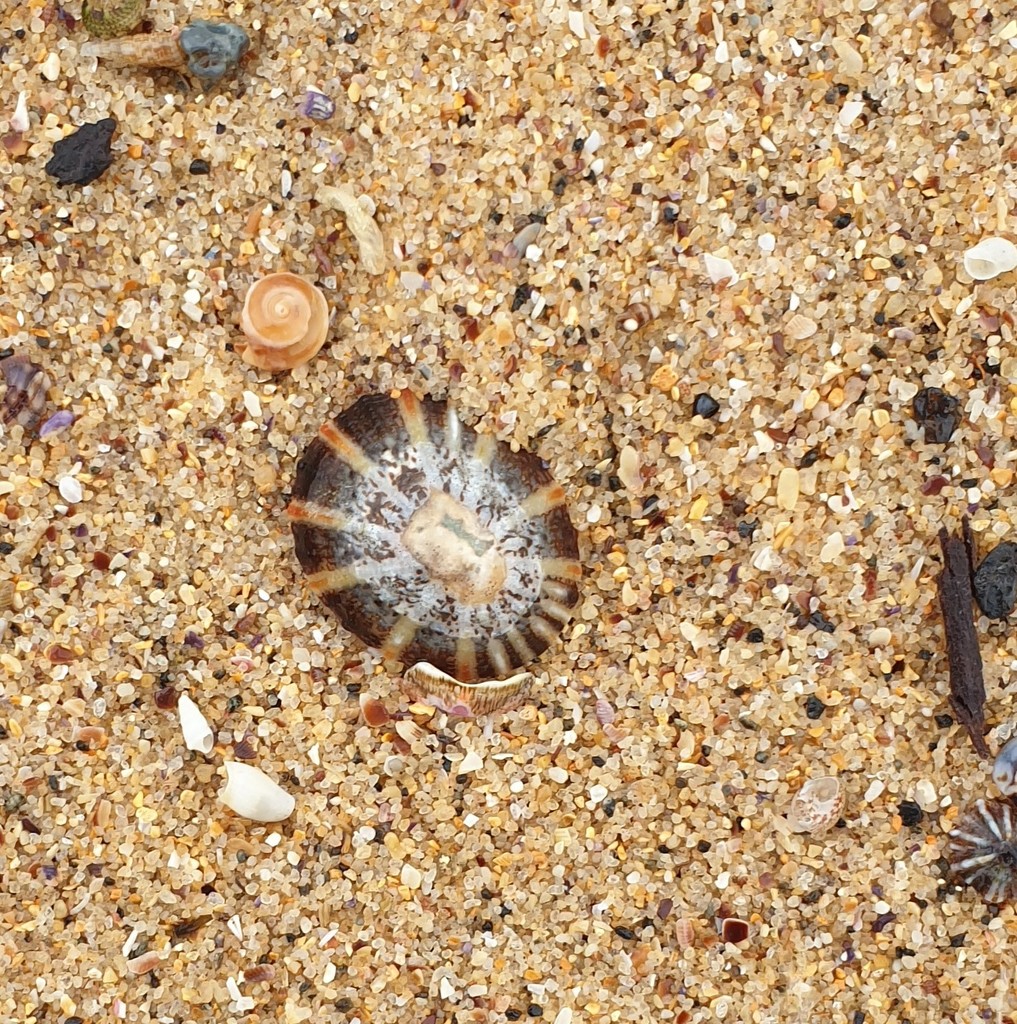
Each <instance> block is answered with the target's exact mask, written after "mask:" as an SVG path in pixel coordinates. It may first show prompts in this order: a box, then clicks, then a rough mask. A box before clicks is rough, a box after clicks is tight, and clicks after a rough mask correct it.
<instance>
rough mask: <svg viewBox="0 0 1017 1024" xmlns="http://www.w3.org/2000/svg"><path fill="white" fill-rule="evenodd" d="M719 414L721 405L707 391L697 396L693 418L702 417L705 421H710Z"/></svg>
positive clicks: (694, 402)
mask: <svg viewBox="0 0 1017 1024" xmlns="http://www.w3.org/2000/svg"><path fill="white" fill-rule="evenodd" d="M718 412H720V403H718V402H717V400H716V399H714V398H711V397H710V396H709V395H708V394H707V393H706V392H705V391H704V392H702V394H699V395H696V397H695V398H694V399H693V400H692V415H693V416H702V417H703V419H704V420H708V419H709V418H710V417H711V416H716V415H717V413H718Z"/></svg>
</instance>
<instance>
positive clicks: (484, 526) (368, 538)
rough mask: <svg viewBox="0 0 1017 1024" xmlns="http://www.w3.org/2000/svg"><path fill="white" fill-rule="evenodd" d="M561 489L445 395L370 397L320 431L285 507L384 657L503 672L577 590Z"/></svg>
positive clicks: (315, 562) (317, 567)
mask: <svg viewBox="0 0 1017 1024" xmlns="http://www.w3.org/2000/svg"><path fill="white" fill-rule="evenodd" d="M564 502H565V492H564V490H563V488H562V487H561V486H560V485H559V484H557V483H555V481H554V480H553V479H552V477H551V475H550V473H549V472H548V471H547V469H546V467H545V465H544V463H543V462H542V461H541V459H540V458H538V457H537V456H536V455H533V454H532V453H530V452H527V451H518V452H513V451H512V449H511V448H509V446H508V445H507V444H504V443H502V442H499V441H497V440H495V439H493V438H491V437H489V436H486V435H481V434H477V433H476V432H474V431H473V430H471V429H470V428H469V427H466V426H464V425H463V424H462V422H461V421H460V419H459V417H458V416H457V415H456V413H455V411H454V410H453V409H451V408H450V407H449V406H448V405H447V404H446V403H445V402H436V401H430V400H425V401H423V402H421V401H419V400H418V399H417V398H416V397H415V396H414V395H413V394H411V393H410V392H409V391H403V392H401V393H399V394H398V396H397V397H395V398H392V397H389V396H387V395H368V396H366V397H364V398H361V399H359V400H358V401H357V402H355V403H354V404H353V405H352V406H351V407H350V408H348V409H347V410H346V411H345V412H343V413H341V414H340V415H339V417H338V418H337V419H336V420H335V421H334V422H331V423H326V424H325V425H324V426H323V427H322V428H321V430H320V431H319V432H318V436H317V438H315V440H314V441H313V442H312V443H311V445H310V446H309V447H308V449H307V450H306V452H305V453H304V455H303V457H302V458H301V459H300V462H299V463H298V465H297V474H296V479H295V481H294V485H293V497H292V501H291V502H290V506H289V509H288V515H289V518H290V522H291V524H292V529H293V538H294V541H295V545H296V552H297V558H298V559H299V560H300V564H301V566H302V567H303V570H304V572H305V573H306V574H307V576H308V582H309V584H310V586H311V589H312V590H313V591H314V592H315V593H317V594H318V595H319V596H320V597H321V599H322V600H323V601H324V602H325V604H327V605H328V606H329V608H331V609H332V610H333V611H334V612H335V613H336V615H338V616H339V619H340V621H341V622H342V624H343V625H344V626H345V627H346V628H347V629H348V630H349V631H350V632H351V633H355V634H356V635H357V636H358V637H359V638H360V639H361V640H363V641H364V643H366V644H367V645H368V646H370V647H374V648H378V649H380V650H381V652H382V655H383V656H384V657H385V658H386V659H387V660H392V661H401V662H403V663H404V664H407V665H412V664H414V663H416V662H429V663H430V664H431V665H433V666H434V667H435V668H437V669H438V670H440V671H441V672H444V673H447V674H448V675H450V676H453V677H454V678H455V680H458V681H459V682H461V683H470V682H473V681H476V680H480V679H484V680H487V679H502V678H505V677H506V676H509V675H511V674H512V673H513V672H515V671H516V670H517V669H519V668H522V667H523V666H525V665H528V664H530V663H531V662H532V661H534V660H535V659H536V658H537V657H538V656H539V655H540V654H541V653H542V652H543V651H544V650H546V649H547V647H549V646H550V645H551V644H552V643H553V642H555V641H556V640H557V638H558V635H559V633H560V632H561V630H562V628H563V626H564V625H565V623H566V622H568V620H569V619H570V617H571V615H572V610H573V608H574V607H575V605H576V603H577V602H578V600H579V582H580V579H581V577H582V568H581V565H580V562H579V548H578V538H577V535H576V531H575V528H574V527H573V525H572V523H571V521H570V520H569V516H568V513H567V512H566V510H565V507H564Z"/></svg>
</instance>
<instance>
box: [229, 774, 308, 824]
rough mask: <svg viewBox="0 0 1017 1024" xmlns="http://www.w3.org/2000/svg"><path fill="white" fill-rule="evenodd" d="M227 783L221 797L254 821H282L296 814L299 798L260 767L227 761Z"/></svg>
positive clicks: (236, 811) (242, 815)
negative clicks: (294, 809) (288, 791)
mask: <svg viewBox="0 0 1017 1024" xmlns="http://www.w3.org/2000/svg"><path fill="white" fill-rule="evenodd" d="M223 767H224V768H225V769H226V785H225V786H223V788H222V789H221V790H220V791H219V799H220V800H221V801H222V802H223V803H224V804H225V805H226V806H227V807H228V808H229V809H230V810H231V811H233V812H234V813H236V814H239V815H240V816H241V817H242V818H249V819H250V820H251V821H282V820H283V819H284V818H288V817H289V816H290V815H291V814H292V813H293V808H294V807H295V806H296V804H297V801H296V798H295V797H294V796H293V795H292V794H291V793H287V792H286V790H285V789H283V788H282V786H280V785H279V784H278V783H276V782H274V781H273V780H272V779H270V778H269V777H268V776H267V775H266V774H265V773H264V772H263V771H262V770H261V769H260V768H255V767H254V765H252V764H243V763H242V762H240V761H226V762H225V764H224V765H223Z"/></svg>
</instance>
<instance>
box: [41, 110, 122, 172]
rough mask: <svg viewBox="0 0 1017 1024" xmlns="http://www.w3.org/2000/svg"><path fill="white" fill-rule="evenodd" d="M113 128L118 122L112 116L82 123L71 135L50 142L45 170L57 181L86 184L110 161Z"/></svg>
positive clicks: (104, 168) (114, 129)
mask: <svg viewBox="0 0 1017 1024" xmlns="http://www.w3.org/2000/svg"><path fill="white" fill-rule="evenodd" d="M116 130H117V123H116V121H114V120H113V118H112V117H104V118H103V119H102V120H101V121H96V122H95V124H83V125H82V126H81V127H80V128H79V129H78V130H77V131H76V132H74V134H73V135H68V136H67V138H66V139H61V140H60V141H59V142H56V143H54V144H53V156H51V157H50V160H49V163H47V164H46V173H47V174H48V175H49V176H50V177H51V178H56V180H57V184H58V185H88V184H90V183H91V182H93V181H95V179H96V178H98V177H100V176H101V175H102V173H103V171H105V170H106V169H107V168H108V167H109V166H110V164H112V163H113V154H112V153H111V152H110V143H112V141H113V135H114V134H115V132H116Z"/></svg>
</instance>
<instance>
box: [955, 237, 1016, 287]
mask: <svg viewBox="0 0 1017 1024" xmlns="http://www.w3.org/2000/svg"><path fill="white" fill-rule="evenodd" d="M964 269H965V270H966V271H967V274H968V276H969V277H971V278H973V279H974V280H975V281H991V280H992V279H993V278H994V277H999V275H1000V274H1006V273H1009V272H1010V271H1011V270H1014V269H1017V245H1014V244H1013V242H1011V241H1009V240H1008V239H1006V238H996V237H992V238H983V239H982V240H981V241H980V242H979V243H978V244H977V245H975V246H973V247H972V248H970V249H968V251H967V252H966V253H964Z"/></svg>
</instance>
